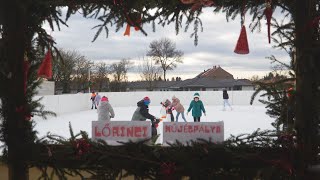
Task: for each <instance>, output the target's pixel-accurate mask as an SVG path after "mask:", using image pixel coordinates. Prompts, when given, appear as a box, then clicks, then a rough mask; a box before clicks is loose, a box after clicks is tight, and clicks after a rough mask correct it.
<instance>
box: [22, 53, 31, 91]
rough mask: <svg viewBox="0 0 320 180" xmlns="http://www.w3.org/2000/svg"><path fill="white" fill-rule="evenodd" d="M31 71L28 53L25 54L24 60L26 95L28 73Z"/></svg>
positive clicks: (24, 88) (24, 87)
mask: <svg viewBox="0 0 320 180" xmlns="http://www.w3.org/2000/svg"><path fill="white" fill-rule="evenodd" d="M29 69H30V63H29V59H28V56H27V53H25V54H24V60H23V90H24V95H26V93H27V82H28V73H29Z"/></svg>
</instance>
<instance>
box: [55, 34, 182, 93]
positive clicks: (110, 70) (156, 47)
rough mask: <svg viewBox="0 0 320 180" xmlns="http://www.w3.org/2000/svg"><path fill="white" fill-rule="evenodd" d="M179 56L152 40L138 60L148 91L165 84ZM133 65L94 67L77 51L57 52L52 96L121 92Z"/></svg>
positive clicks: (163, 42)
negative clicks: (163, 82) (158, 83)
mask: <svg viewBox="0 0 320 180" xmlns="http://www.w3.org/2000/svg"><path fill="white" fill-rule="evenodd" d="M182 58H183V52H182V51H180V50H177V49H176V45H175V43H174V42H172V41H171V40H170V39H167V38H162V39H160V40H154V41H152V42H151V43H150V45H149V50H148V51H147V53H146V56H143V57H142V58H141V59H140V62H141V64H140V65H139V66H138V71H139V74H140V77H141V80H143V81H146V82H147V84H148V90H150V91H151V90H153V88H154V87H155V85H156V83H157V82H158V81H169V79H167V76H166V74H167V71H169V70H173V69H174V68H176V67H177V65H178V63H183V60H182ZM133 65H134V63H132V62H131V61H130V60H129V59H125V58H123V59H121V60H120V61H119V62H115V63H112V64H107V63H106V62H99V63H94V62H93V61H92V60H89V59H88V58H86V57H85V56H83V55H81V54H80V53H79V52H77V51H70V50H65V49H60V50H58V51H57V52H55V53H54V58H53V79H52V80H53V81H55V92H59V93H76V92H82V93H85V92H88V91H89V89H92V90H95V91H99V92H108V91H112V92H121V91H126V90H127V83H128V71H129V70H130V69H132V68H133ZM171 81H181V77H172V78H171Z"/></svg>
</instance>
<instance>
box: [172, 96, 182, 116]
mask: <svg viewBox="0 0 320 180" xmlns="http://www.w3.org/2000/svg"><path fill="white" fill-rule="evenodd" d="M171 106H172V107H174V109H175V110H176V111H177V112H179V113H182V112H184V107H183V106H182V104H181V103H180V100H179V99H178V98H174V99H172V103H171Z"/></svg>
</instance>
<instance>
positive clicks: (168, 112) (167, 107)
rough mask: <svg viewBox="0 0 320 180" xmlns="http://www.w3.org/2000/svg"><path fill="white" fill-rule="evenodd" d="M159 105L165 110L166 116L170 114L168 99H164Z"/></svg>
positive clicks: (170, 107)
mask: <svg viewBox="0 0 320 180" xmlns="http://www.w3.org/2000/svg"><path fill="white" fill-rule="evenodd" d="M160 104H162V106H163V107H165V108H166V111H167V114H172V106H171V101H170V100H169V99H166V100H165V101H163V102H161V103H160Z"/></svg>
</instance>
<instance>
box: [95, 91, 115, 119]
mask: <svg viewBox="0 0 320 180" xmlns="http://www.w3.org/2000/svg"><path fill="white" fill-rule="evenodd" d="M114 115H115V114H114V111H113V108H112V106H111V105H110V103H109V100H108V98H107V97H106V96H103V97H102V98H101V101H100V103H99V106H98V121H110V119H111V118H114Z"/></svg>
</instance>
